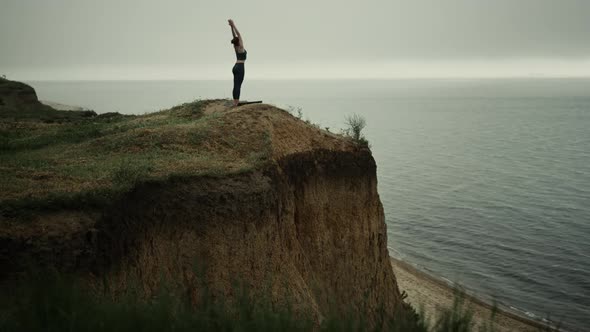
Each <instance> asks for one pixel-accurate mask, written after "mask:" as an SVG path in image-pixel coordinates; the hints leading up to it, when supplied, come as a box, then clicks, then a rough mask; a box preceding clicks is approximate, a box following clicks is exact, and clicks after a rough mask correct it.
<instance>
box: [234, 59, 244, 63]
mask: <svg viewBox="0 0 590 332" xmlns="http://www.w3.org/2000/svg"><path fill="white" fill-rule="evenodd" d="M236 63H246V60H238V61H236Z"/></svg>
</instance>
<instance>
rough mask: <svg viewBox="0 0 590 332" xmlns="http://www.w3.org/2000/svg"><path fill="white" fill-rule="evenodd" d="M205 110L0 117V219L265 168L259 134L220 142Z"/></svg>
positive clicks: (219, 128)
mask: <svg viewBox="0 0 590 332" xmlns="http://www.w3.org/2000/svg"><path fill="white" fill-rule="evenodd" d="M207 103H208V101H196V102H192V103H187V104H183V105H180V106H177V107H173V108H171V109H169V110H164V111H160V112H155V113H150V114H146V115H139V116H130V115H120V114H104V115H99V116H94V117H88V118H68V119H65V120H64V119H63V117H61V115H59V116H56V117H53V118H50V119H48V118H47V117H46V116H45V115H46V114H45V113H44V114H45V115H44V116H43V117H41V118H39V119H36V121H32V120H31V119H32V117H31V116H26V117H23V118H15V117H14V116H6V114H0V172H1V173H2V176H1V177H0V187H2V191H1V192H0V210H1V211H0V212H1V213H2V215H5V216H10V215H18V213H19V212H21V211H24V210H31V209H35V208H41V209H46V208H61V207H64V205H66V206H68V205H71V206H78V205H85V204H89V205H93V204H94V205H100V204H102V203H103V202H107V201H109V200H111V199H112V198H113V197H114V196H116V195H118V194H120V193H122V192H125V191H127V190H129V189H130V188H131V187H133V186H134V185H135V184H136V182H138V181H166V180H167V179H170V178H174V177H185V176H194V175H224V174H231V173H239V172H244V171H248V170H250V169H252V168H254V167H256V166H257V165H259V164H260V163H261V162H263V161H264V160H265V158H266V157H267V156H266V154H265V149H264V147H265V146H267V145H268V144H265V143H267V142H266V140H268V137H267V136H265V133H260V135H258V136H259V137H258V139H257V140H255V141H248V142H239V141H238V140H239V137H226V136H227V135H224V120H223V118H222V117H221V116H219V115H218V114H215V113H213V114H210V115H208V114H204V112H203V110H204V107H205V106H206V105H207ZM60 114H61V113H60ZM29 115H30V114H29Z"/></svg>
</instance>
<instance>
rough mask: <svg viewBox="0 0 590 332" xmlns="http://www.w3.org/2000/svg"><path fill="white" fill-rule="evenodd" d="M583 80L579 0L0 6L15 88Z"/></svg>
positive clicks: (586, 15) (586, 7)
mask: <svg viewBox="0 0 590 332" xmlns="http://www.w3.org/2000/svg"><path fill="white" fill-rule="evenodd" d="M230 17H231V18H233V19H234V20H235V22H236V25H237V26H238V28H239V29H240V31H241V32H242V34H243V37H244V43H245V46H246V49H247V50H248V62H247V67H246V68H247V69H246V70H247V73H246V75H247V76H249V77H250V78H353V77H367V78H369V77H375V78H396V77H474V76H475V77H496V76H500V77H506V76H508V77H511V76H590V1H588V0H405V1H400V0H365V1H360V0H354V1H352V0H339V1H336V0H313V1H312V0H295V1H293V0H291V1H282V0H242V1H222V0H212V1H204V0H191V1H188V0H187V1H185V0H169V1H148V0H146V1H130V0H117V1H115V0H100V1H97V0H92V1H91V0H0V45H1V50H0V73H4V74H6V75H7V76H9V77H10V78H14V79H26V80H32V79H225V78H227V77H230V76H231V67H232V65H233V62H234V60H235V55H234V54H233V49H232V48H231V45H230V43H229V41H230V39H231V33H230V29H229V26H228V25H227V19H228V18H230Z"/></svg>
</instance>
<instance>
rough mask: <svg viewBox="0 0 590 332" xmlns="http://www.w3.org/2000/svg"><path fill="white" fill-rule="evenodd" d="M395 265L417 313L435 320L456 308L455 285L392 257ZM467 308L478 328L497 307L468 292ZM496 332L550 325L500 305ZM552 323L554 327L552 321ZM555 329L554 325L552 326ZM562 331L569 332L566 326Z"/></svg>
mask: <svg viewBox="0 0 590 332" xmlns="http://www.w3.org/2000/svg"><path fill="white" fill-rule="evenodd" d="M390 262H391V266H392V268H393V270H394V273H395V276H396V279H397V283H398V287H399V289H400V292H403V291H405V292H406V293H407V294H408V297H407V299H406V300H407V301H408V302H409V303H411V304H412V306H413V307H414V308H415V309H416V310H417V311H422V314H424V315H426V318H427V319H428V320H430V322H431V324H432V323H433V319H435V317H436V316H437V315H438V314H439V313H440V311H441V309H443V308H450V307H452V305H453V299H454V295H455V289H454V288H453V286H452V285H450V284H448V283H446V282H445V281H444V280H442V279H438V278H436V277H435V276H432V275H430V274H428V273H426V272H424V271H421V270H419V269H417V268H416V267H414V266H412V265H411V264H410V263H408V262H405V261H403V260H400V259H398V258H395V257H392V256H390ZM464 299H465V302H464V303H465V305H464V307H467V308H469V309H470V310H471V311H472V312H473V323H474V325H475V328H476V329H477V328H479V327H480V326H482V325H483V324H486V323H489V322H490V317H491V315H492V311H493V308H494V305H493V304H490V303H488V302H486V301H484V300H482V299H480V298H478V297H477V296H476V295H474V294H473V293H470V292H469V291H468V290H465V289H464ZM494 322H495V327H496V329H495V331H535V332H538V331H546V330H547V328H548V327H549V326H550V325H547V324H546V323H543V322H541V321H538V320H533V319H530V318H526V317H523V316H520V315H518V314H517V313H515V312H512V311H509V309H508V308H506V307H505V306H502V305H501V304H498V305H497V306H496V316H495V318H494ZM550 324H554V323H553V322H551V323H550ZM551 326H553V325H551ZM560 331H562V332H566V331H567V330H566V329H564V328H563V327H561V328H560Z"/></svg>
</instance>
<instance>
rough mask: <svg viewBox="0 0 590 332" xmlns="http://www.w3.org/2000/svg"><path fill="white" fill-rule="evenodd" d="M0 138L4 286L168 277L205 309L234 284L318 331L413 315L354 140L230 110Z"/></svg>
mask: <svg viewBox="0 0 590 332" xmlns="http://www.w3.org/2000/svg"><path fill="white" fill-rule="evenodd" d="M0 130H2V141H1V142H0V147H1V155H0V156H1V158H2V166H1V167H2V173H3V179H2V182H3V187H4V188H5V189H3V191H2V194H1V195H0V212H1V215H0V218H1V219H0V248H2V249H1V251H0V271H1V272H0V280H1V282H2V283H3V284H4V285H10V284H11V283H13V282H14V281H15V280H16V279H18V278H21V277H22V275H23V273H24V271H25V270H26V269H27V266H28V264H31V263H33V264H35V265H41V266H51V267H56V268H58V269H59V270H62V271H67V272H73V273H75V274H76V275H78V276H80V278H82V279H83V280H86V281H88V282H89V283H90V284H92V283H100V282H101V280H109V283H110V288H111V290H112V291H113V293H114V294H116V293H117V291H118V290H123V289H125V288H126V287H127V285H128V284H129V283H130V282H139V283H140V285H141V288H142V289H143V291H145V293H146V294H150V293H152V292H154V291H155V290H156V288H157V287H158V283H159V280H160V279H161V278H162V276H165V277H166V278H167V279H168V280H172V281H174V282H175V283H178V284H180V285H182V286H183V287H184V288H185V289H187V290H189V292H190V293H191V294H192V295H193V296H194V297H195V298H197V297H198V296H199V293H200V292H202V291H203V289H202V285H203V284H205V285H206V286H207V289H208V291H210V292H211V293H212V294H213V296H214V297H217V298H228V299H231V298H235V296H236V294H235V289H234V288H233V285H234V283H235V282H239V283H241V284H242V285H245V286H246V287H247V288H248V289H249V290H251V291H252V294H254V295H256V294H259V295H261V296H266V297H270V300H271V302H272V305H273V306H285V305H292V306H293V307H294V309H295V310H296V312H299V313H302V314H305V315H310V316H311V317H313V319H314V320H316V321H321V320H322V319H323V317H324V316H325V315H326V314H327V313H328V311H331V312H334V310H336V311H337V312H339V313H341V314H347V315H349V314H352V315H354V316H357V317H362V318H363V319H365V320H367V321H369V322H376V321H378V320H379V319H380V318H383V316H388V317H393V316H398V317H402V316H404V315H399V314H400V313H403V312H405V310H406V309H405V308H406V307H405V305H403V303H402V298H401V296H400V292H399V290H398V286H397V283H396V279H395V276H394V274H393V270H392V267H391V265H390V261H389V256H388V252H387V247H386V244H387V235H386V234H387V233H386V229H385V222H384V215H383V208H382V205H381V202H380V200H379V195H378V193H377V177H376V165H375V161H374V159H373V157H372V155H371V151H370V150H369V149H368V148H367V147H364V146H362V145H359V144H357V143H356V142H354V141H353V140H351V139H349V138H346V137H343V136H340V135H336V134H332V133H330V132H327V131H325V130H320V129H319V128H318V127H315V126H313V125H309V124H307V123H305V122H304V121H301V120H300V119H298V118H296V117H294V116H293V115H291V114H289V113H288V112H286V111H284V110H281V109H278V108H276V107H273V106H270V105H265V104H261V105H248V106H241V107H237V108H230V107H228V106H227V102H226V101H222V100H214V101H199V102H194V103H188V104H184V105H181V106H177V107H174V108H172V109H169V110H165V111H161V112H156V113H151V114H147V115H143V116H122V115H119V114H106V115H99V116H91V117H89V118H80V119H77V120H75V121H74V120H68V121H61V120H60V121H47V119H45V120H43V121H30V119H28V120H27V121H25V122H23V121H18V120H15V119H14V118H12V117H11V118H8V117H2V118H0ZM198 271H203V272H202V273H199V272H198ZM287 302H288V303H287Z"/></svg>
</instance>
